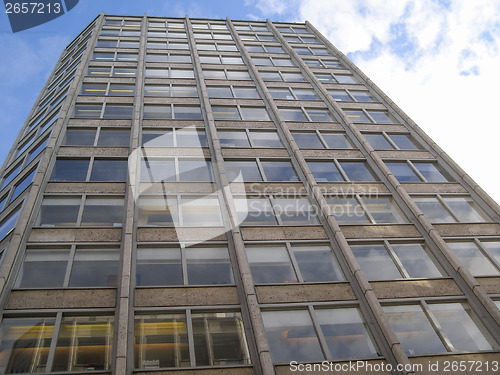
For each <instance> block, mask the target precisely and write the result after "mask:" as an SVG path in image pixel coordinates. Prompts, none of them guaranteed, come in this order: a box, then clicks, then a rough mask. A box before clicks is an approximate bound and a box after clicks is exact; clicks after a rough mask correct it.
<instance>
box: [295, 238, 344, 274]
mask: <svg viewBox="0 0 500 375" xmlns="http://www.w3.org/2000/svg"><path fill="white" fill-rule="evenodd" d="M292 250H293V254H294V256H295V260H296V261H297V264H298V266H299V270H300V273H301V275H302V279H303V280H304V282H306V283H310V282H317V281H342V280H344V276H343V275H342V272H341V271H340V268H339V266H338V264H337V261H336V260H335V258H334V257H333V254H332V249H331V248H330V246H328V245H312V244H310V245H293V246H292Z"/></svg>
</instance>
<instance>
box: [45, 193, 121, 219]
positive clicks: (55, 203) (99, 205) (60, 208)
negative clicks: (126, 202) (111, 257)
mask: <svg viewBox="0 0 500 375" xmlns="http://www.w3.org/2000/svg"><path fill="white" fill-rule="evenodd" d="M80 211H83V215H82V217H81V219H79V216H80V215H79V213H80ZM122 221H123V198H121V197H102V196H86V197H84V198H82V197H80V196H46V197H45V198H44V199H43V201H42V206H41V208H40V213H39V215H38V220H37V225H38V226H42V227H74V226H79V225H81V226H97V227H109V226H111V227H121V225H122Z"/></svg>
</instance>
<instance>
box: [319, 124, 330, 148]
mask: <svg viewBox="0 0 500 375" xmlns="http://www.w3.org/2000/svg"><path fill="white" fill-rule="evenodd" d="M315 132H316V136H317V137H318V138H319V141H320V142H321V143H322V144H323V147H324V148H325V149H327V150H328V149H330V146H328V143H326V141H325V139H324V138H323V134H322V133H321V132H320V131H319V129H315Z"/></svg>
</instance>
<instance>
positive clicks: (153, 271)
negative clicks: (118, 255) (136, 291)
mask: <svg viewBox="0 0 500 375" xmlns="http://www.w3.org/2000/svg"><path fill="white" fill-rule="evenodd" d="M183 270H186V271H185V272H184V271H183ZM221 284H234V279H233V273H232V270H231V264H230V261H229V254H228V249H227V247H226V246H211V247H185V246H184V245H183V246H181V247H180V248H179V247H161V248H157V247H147V248H142V247H140V248H138V249H137V265H136V285H137V286H169V285H221Z"/></svg>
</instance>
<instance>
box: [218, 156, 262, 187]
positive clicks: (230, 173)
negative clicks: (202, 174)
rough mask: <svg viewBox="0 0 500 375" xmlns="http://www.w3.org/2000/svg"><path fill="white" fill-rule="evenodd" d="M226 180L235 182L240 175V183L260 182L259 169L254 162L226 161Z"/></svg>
mask: <svg viewBox="0 0 500 375" xmlns="http://www.w3.org/2000/svg"><path fill="white" fill-rule="evenodd" d="M224 165H225V166H226V173H227V178H228V180H229V181H235V180H236V178H237V177H238V175H239V174H240V173H241V177H242V180H240V181H242V182H247V181H262V176H261V175H260V172H259V168H258V167H257V163H256V162H255V161H247V160H239V161H226V162H225V163H224Z"/></svg>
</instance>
